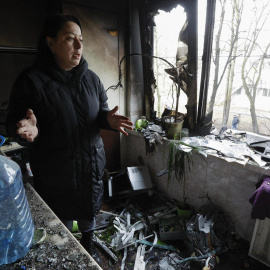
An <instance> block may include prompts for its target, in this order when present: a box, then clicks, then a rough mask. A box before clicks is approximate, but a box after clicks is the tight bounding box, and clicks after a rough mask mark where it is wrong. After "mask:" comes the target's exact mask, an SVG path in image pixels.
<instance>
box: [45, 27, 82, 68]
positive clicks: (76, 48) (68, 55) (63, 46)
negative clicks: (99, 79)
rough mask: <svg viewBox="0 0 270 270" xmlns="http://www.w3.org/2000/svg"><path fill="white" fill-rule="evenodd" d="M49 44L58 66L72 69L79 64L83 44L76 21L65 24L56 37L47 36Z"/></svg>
mask: <svg viewBox="0 0 270 270" xmlns="http://www.w3.org/2000/svg"><path fill="white" fill-rule="evenodd" d="M46 40H47V44H48V46H49V48H50V49H51V51H52V52H53V54H54V58H55V61H56V63H57V64H58V66H59V67H60V68H61V69H63V70H70V69H72V68H74V67H76V66H77V65H79V63H80V60H81V57H82V51H83V45H82V41H83V39H82V33H81V29H80V27H79V26H78V25H77V24H76V23H74V22H67V23H66V24H64V25H63V27H62V28H61V29H60V31H59V32H58V34H57V37H56V38H51V37H47V38H46Z"/></svg>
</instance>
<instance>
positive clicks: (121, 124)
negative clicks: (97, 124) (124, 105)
mask: <svg viewBox="0 0 270 270" xmlns="http://www.w3.org/2000/svg"><path fill="white" fill-rule="evenodd" d="M117 111H118V106H115V107H114V109H112V110H111V111H109V112H108V113H107V116H106V118H107V121H108V123H109V125H110V127H111V128H113V129H116V130H119V131H120V132H121V133H123V134H125V135H126V136H127V135H128V133H127V132H126V131H124V129H123V128H127V129H130V130H132V126H133V123H132V122H131V121H130V120H129V118H128V117H126V116H123V115H118V114H116V112H117Z"/></svg>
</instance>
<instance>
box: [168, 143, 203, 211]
mask: <svg viewBox="0 0 270 270" xmlns="http://www.w3.org/2000/svg"><path fill="white" fill-rule="evenodd" d="M194 153H197V154H198V155H199V157H200V158H202V159H203V160H204V161H205V162H206V159H205V157H206V153H205V152H204V151H203V147H200V146H193V145H189V144H187V143H185V142H183V141H181V140H176V139H174V140H171V141H170V142H169V150H168V155H167V171H168V180H167V186H168V187H169V185H170V183H171V181H172V180H173V179H175V180H177V181H178V182H179V183H180V184H181V185H182V202H181V203H180V207H181V209H183V210H187V209H190V207H189V205H188V204H187V202H186V201H187V198H186V170H188V171H190V169H191V167H192V165H193V154H194ZM178 212H179V211H178ZM180 212H181V211H180Z"/></svg>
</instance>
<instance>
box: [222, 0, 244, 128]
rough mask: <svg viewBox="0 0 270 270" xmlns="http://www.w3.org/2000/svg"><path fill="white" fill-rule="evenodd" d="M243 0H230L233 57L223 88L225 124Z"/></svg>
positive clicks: (223, 117)
mask: <svg viewBox="0 0 270 270" xmlns="http://www.w3.org/2000/svg"><path fill="white" fill-rule="evenodd" d="M243 2H244V1H243V0H241V1H239V0H232V1H231V3H232V6H233V14H232V20H231V39H230V47H232V48H233V53H232V55H233V58H232V61H231V62H230V63H229V66H228V74H227V85H226V90H225V98H224V106H223V116H222V125H227V123H228V119H229V113H230V107H231V95H232V88H233V81H234V75H235V72H234V69H235V61H236V55H237V49H238V38H239V28H240V24H241V19H242V11H243Z"/></svg>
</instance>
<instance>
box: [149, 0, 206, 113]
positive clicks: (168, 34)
mask: <svg viewBox="0 0 270 270" xmlns="http://www.w3.org/2000/svg"><path fill="white" fill-rule="evenodd" d="M206 4H207V1H206V0H200V1H198V10H199V12H198V71H197V82H198V83H197V84H198V85H200V77H201V65H202V52H203V42H204V31H205V13H206ZM186 20H187V16H186V12H185V9H184V8H183V7H182V6H180V5H178V6H177V7H176V8H174V9H172V10H171V12H164V11H162V10H159V12H158V15H156V16H155V24H156V27H155V28H154V46H153V47H154V55H156V56H159V57H162V58H164V59H166V60H168V61H169V62H171V63H172V64H173V65H174V66H176V67H177V66H179V64H181V63H183V61H185V57H187V54H188V46H187V44H186V43H185V42H184V41H183V39H185V37H181V38H182V39H179V36H181V33H182V32H183V31H184V29H185V23H186ZM186 40H187V38H186ZM181 61H182V62H181ZM153 67H154V75H155V78H156V90H155V104H154V110H155V111H156V112H157V113H156V115H157V116H158V117H161V116H162V113H163V111H164V110H165V108H168V109H173V110H175V109H176V90H177V85H176V84H175V83H174V81H173V80H172V79H171V77H170V76H169V74H168V73H166V72H165V69H168V68H169V66H168V65H167V64H166V63H165V62H164V61H162V60H159V59H154V64H153ZM197 92H198V94H197V97H198V96H199V89H197ZM186 104H187V96H186V94H185V93H184V91H183V90H181V91H180V99H179V104H178V106H179V108H178V112H180V113H183V114H186V113H187V109H186Z"/></svg>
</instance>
